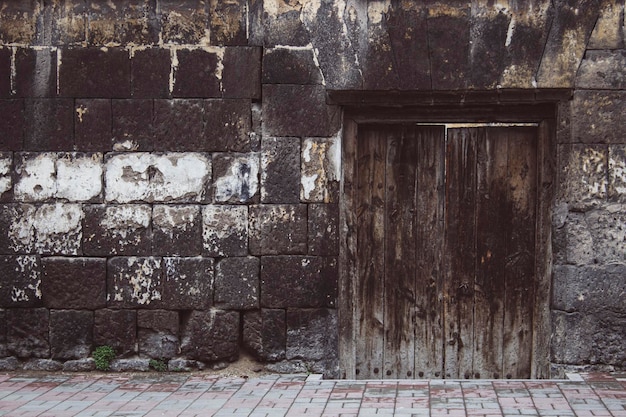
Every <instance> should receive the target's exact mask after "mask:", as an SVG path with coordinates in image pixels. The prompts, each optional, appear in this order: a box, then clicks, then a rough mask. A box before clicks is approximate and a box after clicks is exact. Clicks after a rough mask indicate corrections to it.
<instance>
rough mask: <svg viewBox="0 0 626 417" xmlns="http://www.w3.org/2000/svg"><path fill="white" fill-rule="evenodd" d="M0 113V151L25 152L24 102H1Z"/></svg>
mask: <svg viewBox="0 0 626 417" xmlns="http://www.w3.org/2000/svg"><path fill="white" fill-rule="evenodd" d="M0 51H2V50H0ZM0 88H1V86H0ZM0 113H1V114H2V117H0V132H2V135H0V149H2V150H5V151H21V150H23V149H24V144H23V142H24V130H25V122H24V117H25V112H24V101H23V100H0ZM31 120H32V118H31ZM30 134H31V135H32V134H33V132H32V131H31V133H30Z"/></svg>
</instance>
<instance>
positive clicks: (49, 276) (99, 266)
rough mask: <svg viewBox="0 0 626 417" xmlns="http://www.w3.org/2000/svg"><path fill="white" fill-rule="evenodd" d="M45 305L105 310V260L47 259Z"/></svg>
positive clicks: (45, 265) (44, 261)
mask: <svg viewBox="0 0 626 417" xmlns="http://www.w3.org/2000/svg"><path fill="white" fill-rule="evenodd" d="M42 264H43V283H42V291H41V292H42V293H43V294H45V295H44V297H43V302H44V304H45V306H46V307H48V308H57V309H63V308H65V309H90V310H94V309H97V308H103V307H105V306H106V260H105V259H97V258H67V257H46V258H44V259H43V261H42Z"/></svg>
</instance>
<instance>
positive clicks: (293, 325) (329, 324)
mask: <svg viewBox="0 0 626 417" xmlns="http://www.w3.org/2000/svg"><path fill="white" fill-rule="evenodd" d="M337 323H338V320H337V311H336V310H330V309H325V308H320V309H305V310H301V309H295V310H288V311H287V355H286V356H287V359H302V360H305V361H326V362H329V361H332V360H334V361H335V362H337V358H338V348H339V343H338V340H337V334H338V330H337V325H338V324H337Z"/></svg>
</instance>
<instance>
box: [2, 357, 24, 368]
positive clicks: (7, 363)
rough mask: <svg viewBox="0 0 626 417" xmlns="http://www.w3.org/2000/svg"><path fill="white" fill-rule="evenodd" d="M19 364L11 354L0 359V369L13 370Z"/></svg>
mask: <svg viewBox="0 0 626 417" xmlns="http://www.w3.org/2000/svg"><path fill="white" fill-rule="evenodd" d="M19 366H20V361H19V360H17V358H14V357H13V356H9V357H8V358H2V359H0V371H15V370H17V368H19Z"/></svg>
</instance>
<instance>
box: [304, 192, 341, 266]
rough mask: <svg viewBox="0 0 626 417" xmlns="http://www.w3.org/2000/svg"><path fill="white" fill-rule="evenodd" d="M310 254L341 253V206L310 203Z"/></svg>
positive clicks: (326, 254)
mask: <svg viewBox="0 0 626 417" xmlns="http://www.w3.org/2000/svg"><path fill="white" fill-rule="evenodd" d="M308 229H309V240H308V247H309V254H311V255H318V256H337V255H339V206H338V205H337V204H309V227H308Z"/></svg>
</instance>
